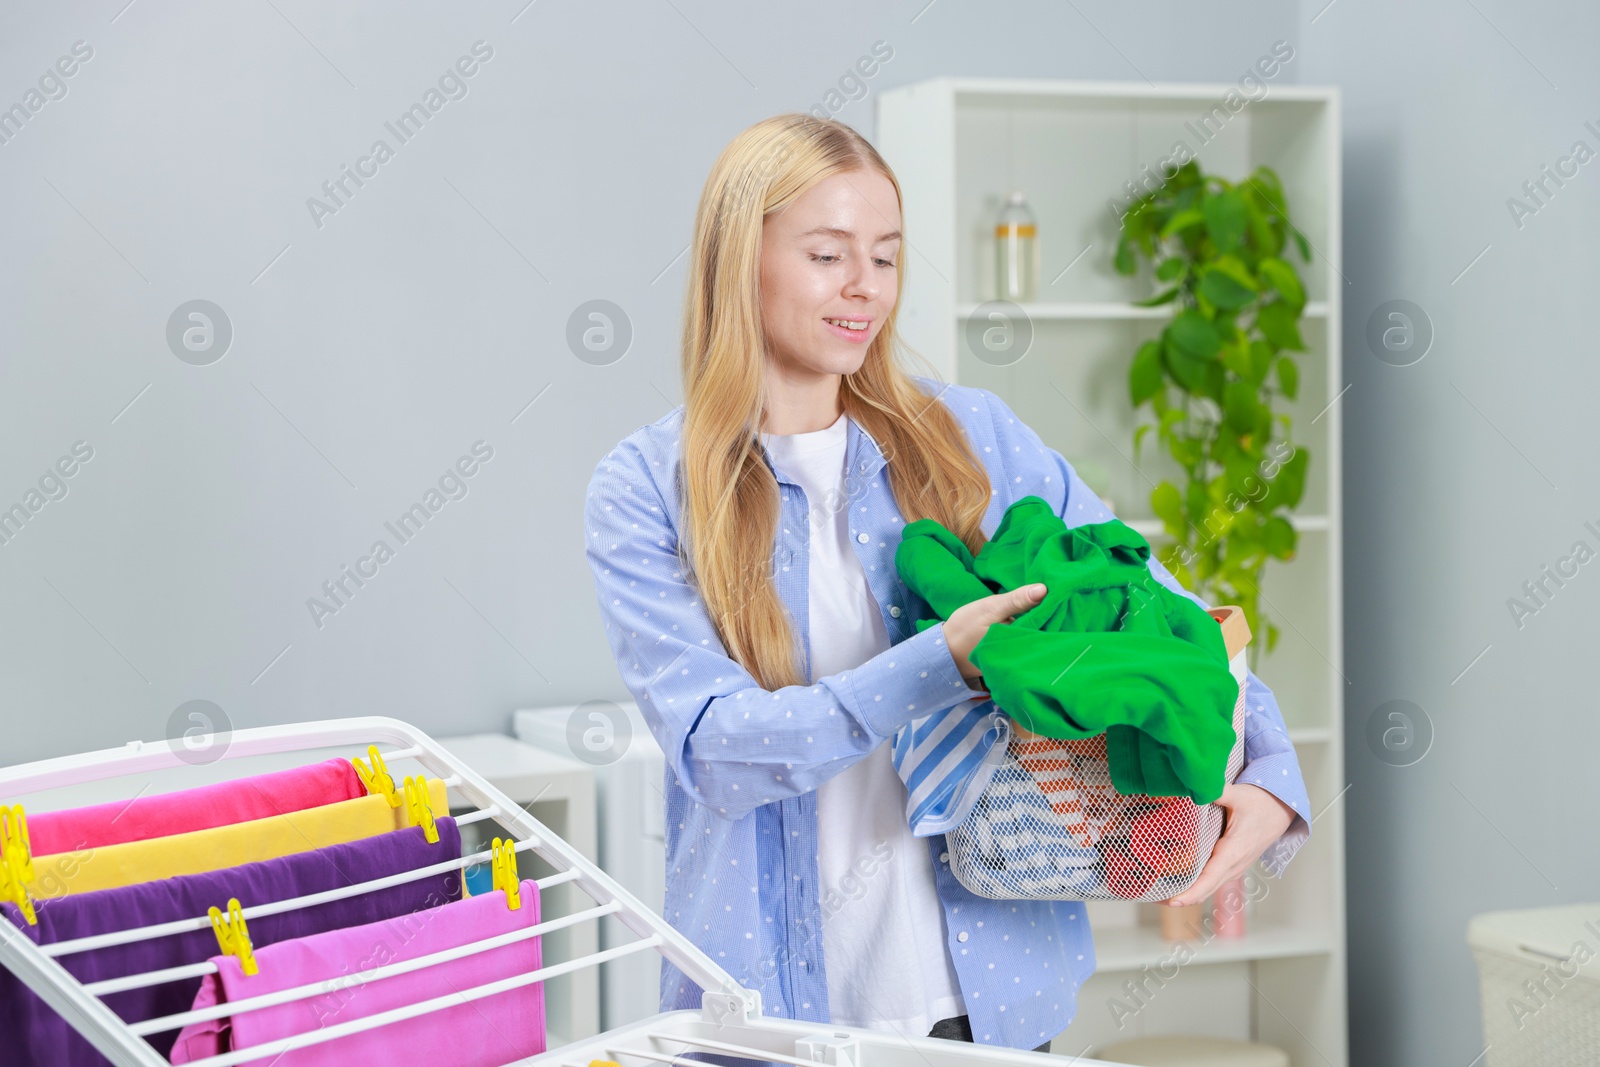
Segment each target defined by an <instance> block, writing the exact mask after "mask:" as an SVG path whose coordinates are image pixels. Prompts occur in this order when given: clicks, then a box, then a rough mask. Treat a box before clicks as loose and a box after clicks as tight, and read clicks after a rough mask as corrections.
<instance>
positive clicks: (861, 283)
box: [842, 252, 883, 300]
mask: <svg viewBox="0 0 1600 1067" xmlns="http://www.w3.org/2000/svg"><path fill="white" fill-rule="evenodd" d="M851 264H852V269H851V270H849V271H847V272H846V277H845V283H844V289H843V293H842V295H844V296H847V297H861V298H863V299H866V300H876V299H878V296H879V294H880V293H882V292H883V284H882V282H881V281H879V279H878V276H877V274H876V273H875V271H877V269H878V268H877V265H876V264H874V263H873V262H872V254H871V253H870V252H866V253H864V254H862V255H858V256H854V257H852V259H851Z"/></svg>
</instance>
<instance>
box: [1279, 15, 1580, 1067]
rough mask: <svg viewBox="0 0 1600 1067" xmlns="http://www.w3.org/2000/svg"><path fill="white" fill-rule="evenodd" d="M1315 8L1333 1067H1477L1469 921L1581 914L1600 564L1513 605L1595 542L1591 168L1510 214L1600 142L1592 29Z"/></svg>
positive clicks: (1565, 23) (1306, 22)
mask: <svg viewBox="0 0 1600 1067" xmlns="http://www.w3.org/2000/svg"><path fill="white" fill-rule="evenodd" d="M1325 3H1326V0H1308V2H1306V3H1303V4H1301V16H1302V18H1301V28H1300V29H1299V31H1298V34H1299V39H1300V40H1302V41H1303V42H1304V43H1305V48H1304V52H1303V56H1304V63H1303V64H1301V65H1300V66H1299V70H1298V74H1299V77H1300V79H1301V81H1302V82H1305V83H1318V84H1325V83H1334V84H1338V85H1340V86H1342V88H1343V93H1344V100H1345V134H1344V145H1345V160H1344V180H1345V195H1344V212H1345V227H1344V240H1345V246H1344V247H1345V259H1344V273H1345V275H1346V281H1347V285H1346V287H1345V311H1346V314H1345V321H1344V327H1345V338H1346V341H1345V361H1346V362H1345V366H1346V377H1347V380H1348V381H1349V382H1350V390H1349V392H1347V393H1346V394H1345V395H1344V399H1343V400H1342V401H1341V403H1342V404H1343V405H1344V419H1345V423H1344V425H1345V450H1344V459H1345V468H1344V477H1345V486H1344V490H1345V495H1344V500H1345V516H1346V519H1345V533H1346V545H1345V618H1346V627H1345V640H1346V657H1347V658H1346V664H1345V673H1346V674H1347V675H1348V676H1349V679H1350V686H1349V688H1348V690H1347V691H1346V699H1347V719H1346V722H1347V729H1346V741H1347V763H1348V766H1347V772H1348V780H1349V781H1350V783H1351V785H1350V790H1349V792H1348V793H1347V794H1346V795H1345V798H1344V800H1343V801H1342V803H1344V804H1347V805H1348V806H1349V808H1348V811H1347V817H1348V827H1349V837H1348V845H1349V863H1348V883H1349V908H1350V947H1351V966H1350V994H1351V1039H1352V1040H1351V1062H1352V1063H1357V1064H1367V1065H1373V1067H1388V1065H1396V1067H1399V1065H1405V1067H1413V1065H1414V1067H1429V1065H1434V1064H1438V1065H1441V1067H1443V1065H1453V1067H1466V1065H1467V1064H1469V1063H1471V1062H1473V1060H1474V1058H1475V1057H1477V1056H1478V1054H1479V1053H1480V1052H1481V1051H1482V1050H1483V1041H1482V1037H1481V1033H1480V1030H1479V1015H1478V1012H1477V1010H1476V1004H1475V1000H1476V996H1477V987H1478V975H1477V970H1476V968H1475V966H1474V965H1473V962H1472V958H1471V955H1470V954H1469V952H1468V949H1467V946H1466V943H1465V933H1466V923H1467V920H1468V918H1469V917H1470V916H1472V915H1474V914H1476V913H1478V912H1482V911H1489V910H1497V909H1501V908H1517V907H1536V906H1540V905H1545V904H1553V903H1577V902H1582V901H1585V900H1589V901H1593V900H1597V899H1600V891H1597V890H1596V884H1597V882H1600V855H1597V853H1596V851H1595V849H1594V848H1593V847H1592V844H1593V841H1594V825H1595V819H1594V813H1593V804H1592V794H1593V783H1594V781H1595V759H1596V755H1595V754H1596V752H1597V750H1600V716H1597V715H1596V714H1595V703H1596V698H1595V693H1596V685H1595V678H1596V673H1595V662H1596V660H1595V652H1594V640H1595V636H1596V633H1597V629H1596V626H1595V617H1596V611H1597V609H1600V566H1597V565H1595V564H1589V565H1585V566H1581V567H1579V568H1578V574H1577V576H1576V577H1574V578H1572V579H1570V580H1568V581H1567V582H1566V585H1565V586H1564V587H1563V588H1560V589H1558V590H1556V592H1555V596H1554V597H1552V598H1550V600H1549V601H1548V607H1545V608H1543V609H1541V610H1539V611H1538V613H1537V615H1536V616H1533V617H1526V618H1524V619H1523V620H1522V626H1521V627H1520V629H1519V628H1518V626H1517V624H1516V622H1515V621H1514V620H1513V616H1512V613H1511V611H1510V610H1509V608H1508V607H1507V601H1508V600H1509V599H1510V598H1512V597H1520V596H1521V595H1522V594H1521V589H1522V585H1523V583H1524V582H1527V581H1532V580H1536V579H1538V578H1540V577H1541V567H1542V566H1544V565H1546V564H1548V565H1550V566H1552V567H1554V566H1555V564H1556V562H1557V560H1558V559H1559V558H1560V557H1563V556H1566V555H1568V553H1569V552H1570V551H1571V549H1572V547H1573V544H1574V542H1576V541H1578V540H1583V541H1586V542H1587V543H1588V547H1589V549H1591V550H1600V536H1597V535H1596V534H1594V533H1591V532H1589V531H1588V530H1586V529H1585V528H1584V523H1585V522H1586V521H1594V523H1595V525H1596V527H1597V528H1600V494H1597V493H1596V492H1595V489H1594V477H1593V471H1594V469H1595V461H1596V458H1597V453H1600V445H1597V438H1596V435H1595V433H1594V422H1595V420H1594V397H1595V395H1596V391H1597V389H1600V373H1597V371H1596V369H1595V365H1594V360H1593V353H1594V347H1595V346H1594V341H1593V325H1592V323H1590V322H1589V314H1590V313H1591V312H1592V311H1593V310H1594V300H1593V296H1592V294H1593V292H1594V291H1595V289H1596V288H1597V287H1600V259H1597V257H1596V254H1595V237H1596V235H1597V233H1600V225H1597V224H1600V159H1596V160H1592V161H1590V162H1589V163H1587V164H1585V165H1583V166H1581V167H1580V168H1579V170H1578V174H1577V176H1576V177H1574V178H1572V179H1570V180H1567V182H1566V185H1565V187H1563V188H1560V189H1556V188H1555V186H1554V184H1553V183H1552V184H1550V186H1549V187H1550V188H1551V189H1552V190H1553V191H1554V195H1553V196H1552V197H1550V198H1549V199H1548V202H1547V206H1546V207H1544V208H1542V209H1540V210H1539V211H1538V213H1537V214H1536V215H1534V216H1531V217H1524V218H1522V220H1521V222H1522V225H1521V228H1520V229H1519V228H1518V226H1517V224H1516V222H1514V221H1513V218H1512V214H1511V212H1510V211H1509V210H1508V208H1507V205H1506V201H1507V200H1508V198H1511V197H1514V196H1515V197H1521V198H1523V199H1524V200H1525V199H1526V197H1525V196H1523V194H1522V192H1521V186H1522V183H1523V182H1524V181H1528V180H1529V179H1532V178H1537V177H1539V176H1540V167H1541V165H1542V164H1549V165H1550V166H1551V167H1552V168H1553V167H1554V166H1555V165H1556V162H1557V160H1558V159H1559V158H1560V157H1562V156H1565V155H1567V154H1568V152H1569V151H1570V150H1571V148H1572V146H1573V142H1575V141H1577V140H1580V139H1581V140H1583V141H1585V142H1587V144H1588V146H1589V148H1590V149H1591V150H1600V135H1597V134H1596V133H1595V132H1592V131H1590V130H1586V129H1585V128H1584V123H1585V121H1591V122H1593V123H1594V124H1595V126H1596V127H1597V128H1600V93H1597V89H1600V76H1597V73H1596V69H1595V66H1594V63H1593V61H1592V56H1591V55H1589V53H1588V50H1587V49H1586V47H1585V46H1586V45H1587V44H1588V43H1592V42H1593V41H1595V40H1596V39H1600V12H1597V11H1596V9H1595V8H1594V7H1593V6H1592V5H1585V4H1575V3H1574V4H1545V5H1538V6H1537V7H1536V8H1525V7H1518V6H1515V5H1511V4H1505V3H1488V2H1484V0H1473V2H1472V3H1466V4H1462V3H1455V2H1439V0H1422V2H1416V3H1407V4H1383V3H1378V2H1376V0H1338V2H1337V3H1336V4H1335V5H1334V6H1332V7H1331V8H1328V9H1327V11H1326V13H1324V14H1322V15H1321V16H1320V17H1317V16H1318V12H1319V11H1322V9H1323V7H1324V5H1325ZM1313 18H1316V21H1315V23H1312V21H1311V20H1312V19H1313ZM1569 167H1570V165H1569ZM1486 247H1487V249H1488V251H1487V252H1484V249H1485V248H1486ZM1480 252H1483V253H1484V254H1483V257H1482V258H1481V259H1478V260H1477V262H1476V263H1475V264H1473V260H1474V258H1475V257H1477V256H1478V255H1479V253H1480ZM1469 264H1472V266H1471V268H1470V269H1468V266H1469ZM1463 271H1465V273H1464V274H1463V273H1462V272H1463ZM1396 299H1401V300H1409V301H1411V302H1413V303H1415V304H1417V305H1419V306H1420V307H1421V308H1423V309H1424V311H1425V312H1426V314H1427V316H1428V318H1429V319H1430V320H1431V321H1432V325H1433V329H1434V332H1435V337H1434V342H1433V347H1432V350H1431V351H1429V352H1428V354H1427V355H1426V356H1425V357H1424V358H1423V359H1422V360H1421V361H1420V362H1418V363H1415V364H1413V365H1411V366H1405V367H1396V366H1392V365H1389V364H1387V363H1384V362H1380V361H1379V360H1378V359H1376V358H1374V357H1373V354H1372V352H1371V351H1370V350H1369V349H1368V348H1367V346H1366V343H1365V340H1364V334H1365V332H1366V326H1367V319H1368V317H1369V315H1370V314H1371V313H1372V312H1373V311H1374V309H1376V308H1377V307H1379V305H1381V304H1383V303H1385V302H1386V301H1390V300H1396ZM1571 567H1572V564H1568V569H1569V571H1570V569H1571ZM1550 588H1552V589H1555V586H1554V585H1553V583H1552V584H1551V586H1550ZM1486 648H1487V652H1485V651H1484V650H1485V649H1486ZM1480 653H1483V655H1482V658H1481V659H1477V660H1476V662H1475V663H1474V660H1475V658H1476V657H1478V656H1479V654H1480ZM1469 664H1472V666H1471V668H1470V670H1468V669H1467V668H1468V665H1469ZM1463 671H1465V673H1464V674H1463V673H1462V672H1463ZM1391 700H1406V701H1410V702H1412V703H1413V704H1415V705H1417V706H1418V707H1419V708H1421V710H1422V712H1423V714H1425V715H1426V717H1427V719H1428V721H1429V722H1431V725H1432V732H1433V744H1432V748H1431V750H1430V751H1428V753H1427V755H1426V756H1425V757H1423V759H1422V760H1421V761H1420V762H1418V763H1416V764H1414V765H1412V766H1404V767H1396V766H1391V765H1388V764H1386V763H1384V762H1382V761H1380V760H1378V759H1376V758H1374V756H1373V752H1372V750H1371V749H1370V748H1369V746H1368V742H1367V738H1366V730H1367V725H1368V720H1369V718H1370V716H1371V715H1372V714H1373V713H1374V712H1375V711H1376V710H1377V709H1378V708H1379V707H1380V706H1382V705H1383V704H1385V703H1386V702H1388V701H1391ZM1595 911H1596V914H1597V915H1600V906H1597V907H1596V909H1595ZM1590 942H1591V944H1590V948H1591V949H1600V945H1595V944H1593V939H1592V938H1590ZM1500 1010H1505V1009H1504V1008H1503V1007H1502V1008H1501V1009H1500Z"/></svg>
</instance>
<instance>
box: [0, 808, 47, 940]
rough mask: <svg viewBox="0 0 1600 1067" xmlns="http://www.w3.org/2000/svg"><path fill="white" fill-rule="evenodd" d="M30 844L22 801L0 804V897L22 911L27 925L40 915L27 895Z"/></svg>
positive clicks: (34, 922) (32, 923)
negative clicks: (7, 805)
mask: <svg viewBox="0 0 1600 1067" xmlns="http://www.w3.org/2000/svg"><path fill="white" fill-rule="evenodd" d="M33 878H34V874H33V845H32V842H31V841H29V839H28V817H27V815H26V814H25V813H24V812H23V810H22V805H21V804H16V805H13V806H11V807H6V806H5V805H0V900H9V901H11V902H12V903H13V904H15V905H16V906H17V908H18V910H20V911H21V912H22V917H23V918H24V919H26V920H28V925H29V926H37V925H38V924H39V918H38V916H37V915H35V914H34V911H33V900H32V898H30V897H29V896H28V884H29V883H30V882H32V881H33Z"/></svg>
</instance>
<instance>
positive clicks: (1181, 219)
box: [1161, 207, 1206, 238]
mask: <svg viewBox="0 0 1600 1067" xmlns="http://www.w3.org/2000/svg"><path fill="white" fill-rule="evenodd" d="M1205 220H1206V217H1205V216H1204V215H1202V214H1201V213H1200V211H1199V209H1197V208H1192V207H1191V208H1185V209H1184V210H1182V211H1180V212H1178V213H1177V214H1175V215H1173V216H1172V218H1170V219H1168V220H1167V224H1166V225H1165V226H1163V227H1161V236H1162V237H1163V238H1165V237H1171V236H1172V235H1173V234H1175V233H1177V232H1178V231H1179V230H1187V229H1188V228H1189V227H1190V226H1198V225H1200V224H1201V223H1202V222H1204V221H1205Z"/></svg>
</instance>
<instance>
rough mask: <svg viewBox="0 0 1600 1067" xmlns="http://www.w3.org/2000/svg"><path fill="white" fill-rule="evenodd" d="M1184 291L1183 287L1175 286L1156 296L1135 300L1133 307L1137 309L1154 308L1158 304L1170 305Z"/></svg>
mask: <svg viewBox="0 0 1600 1067" xmlns="http://www.w3.org/2000/svg"><path fill="white" fill-rule="evenodd" d="M1182 290H1183V286H1181V285H1174V286H1173V287H1172V288H1171V289H1167V290H1165V291H1163V292H1160V293H1157V294H1156V295H1155V296H1147V297H1145V298H1144V299H1143V300H1135V301H1134V302H1133V306H1134V307H1136V308H1153V307H1155V306H1157V305H1158V304H1170V303H1172V302H1173V301H1174V300H1176V299H1178V293H1179V292H1181V291H1182Z"/></svg>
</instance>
